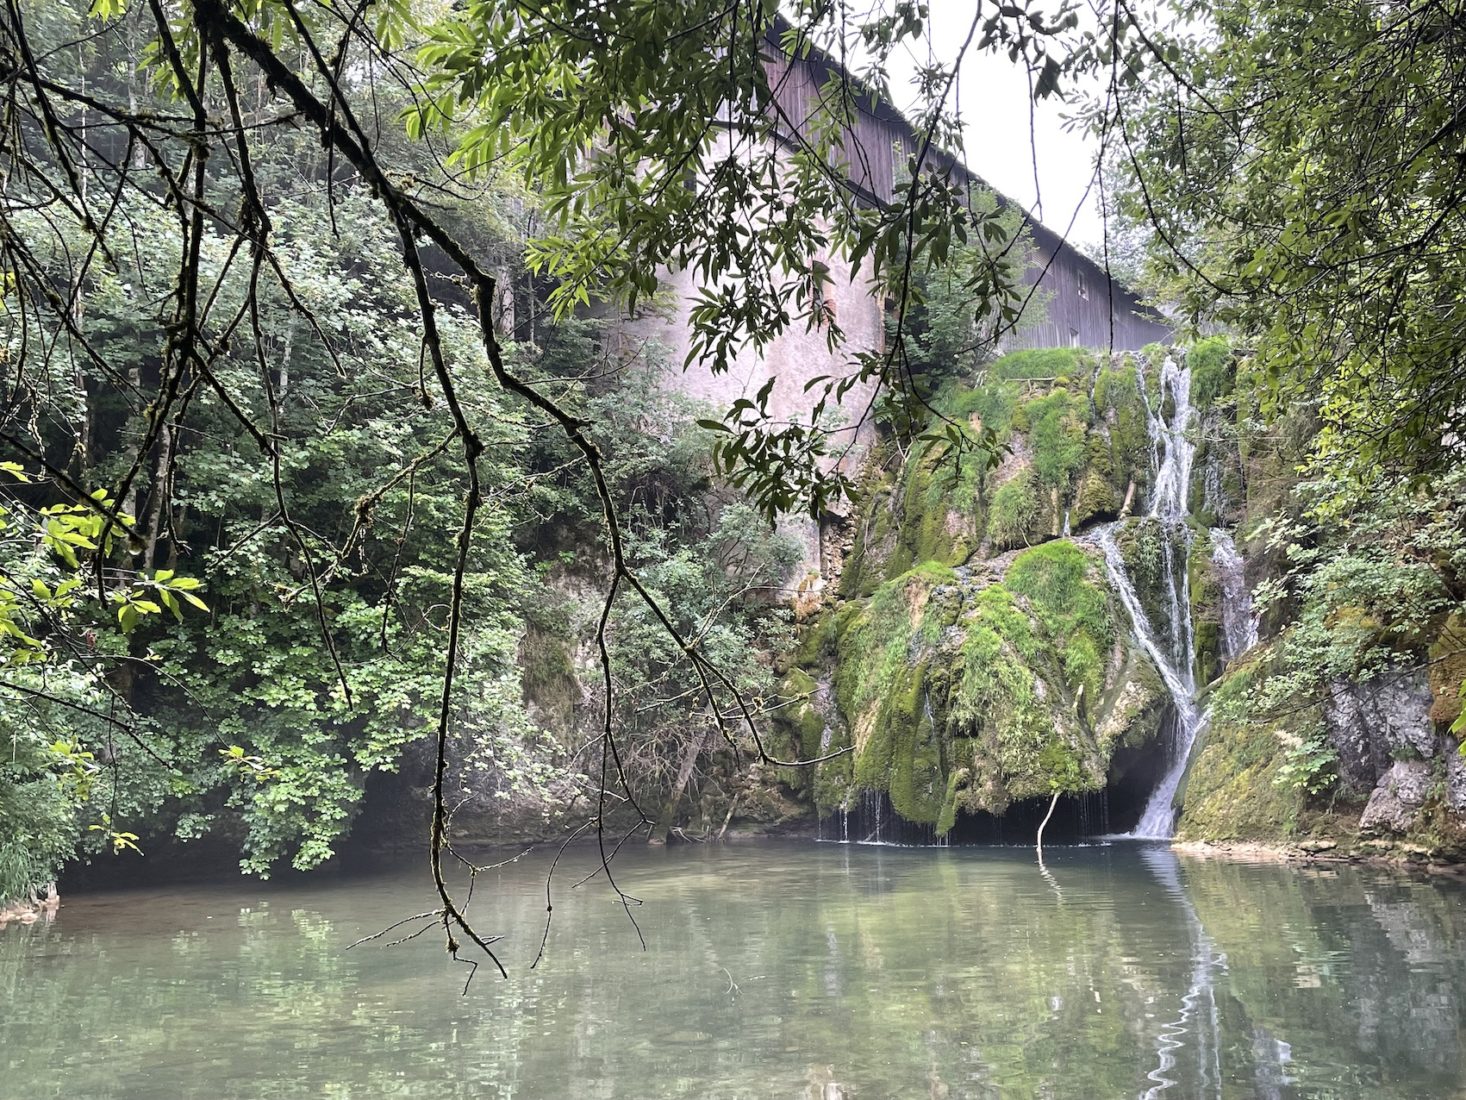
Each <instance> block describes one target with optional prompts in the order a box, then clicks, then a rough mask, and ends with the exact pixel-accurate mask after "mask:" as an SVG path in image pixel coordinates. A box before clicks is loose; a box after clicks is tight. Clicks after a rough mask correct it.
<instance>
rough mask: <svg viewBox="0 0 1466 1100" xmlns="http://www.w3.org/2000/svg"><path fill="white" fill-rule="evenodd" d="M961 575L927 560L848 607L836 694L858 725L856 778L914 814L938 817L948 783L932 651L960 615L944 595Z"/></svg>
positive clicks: (929, 819) (841, 625)
mask: <svg viewBox="0 0 1466 1100" xmlns="http://www.w3.org/2000/svg"><path fill="white" fill-rule="evenodd" d="M956 579H957V578H956V575H955V574H954V573H953V572H952V571H951V570H950V569H948V568H947V567H945V566H943V565H941V564H940V563H937V562H925V563H923V564H922V565H920V566H918V567H916V568H915V569H912V570H910V571H909V572H907V573H905V574H903V575H902V576H900V577H897V578H896V579H895V580H892V581H888V582H886V583H885V584H883V585H881V586H880V587H879V588H878V589H877V590H876V591H875V593H874V594H873V595H872V596H871V598H870V599H869V600H868V601H866V602H865V603H864V604H863V605H851V606H850V607H848V608H847V609H845V610H844V611H842V612H841V614H840V617H839V620H838V623H837V630H838V641H837V654H838V664H837V666H836V673H835V697H836V700H837V702H838V704H839V707H840V711H841V713H842V714H843V715H844V716H845V719H846V722H847V724H849V725H850V726H851V727H852V728H853V729H854V731H855V737H856V752H855V760H854V768H853V772H852V776H851V779H852V782H853V783H854V785H855V786H857V787H861V788H865V789H870V790H883V791H886V792H888V794H889V795H890V798H891V804H892V806H893V807H894V808H895V809H896V812H897V813H899V814H900V815H901V816H902V817H904V818H906V819H907V820H909V821H915V822H921V823H926V824H932V823H935V821H936V820H937V817H938V815H939V813H940V811H941V803H942V791H943V789H944V788H945V785H946V771H945V764H944V759H943V752H942V748H941V745H940V741H939V739H938V736H937V731H936V729H935V727H934V724H933V723H932V721H931V719H930V717H929V705H928V699H927V678H928V665H929V661H930V657H929V654H930V653H931V651H932V650H933V649H934V647H935V645H936V642H937V641H938V639H939V638H940V637H941V634H942V632H943V631H944V630H945V629H946V628H947V627H948V626H950V625H951V624H952V622H953V621H954V619H955V618H956V604H955V599H947V598H942V597H941V596H940V595H939V594H938V590H939V589H943V588H950V587H951V586H952V585H953V584H954V583H955V581H956Z"/></svg>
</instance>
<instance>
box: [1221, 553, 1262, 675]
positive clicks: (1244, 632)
mask: <svg viewBox="0 0 1466 1100" xmlns="http://www.w3.org/2000/svg"><path fill="white" fill-rule="evenodd" d="M1211 545H1212V552H1211V560H1212V564H1214V565H1215V566H1216V567H1217V575H1218V576H1219V577H1220V578H1221V582H1222V641H1223V642H1224V643H1225V645H1226V652H1225V654H1224V656H1225V657H1226V658H1227V660H1229V661H1230V660H1232V659H1233V658H1235V657H1239V656H1241V655H1242V654H1243V653H1246V652H1247V651H1248V650H1249V649H1251V648H1252V647H1253V646H1255V645H1256V644H1257V615H1256V614H1255V613H1254V612H1253V610H1252V593H1251V592H1250V591H1248V588H1247V581H1246V578H1245V577H1244V575H1243V572H1242V556H1241V555H1240V554H1238V553H1237V544H1236V543H1234V542H1233V541H1232V536H1231V535H1229V534H1227V532H1226V531H1223V530H1222V529H1221V528H1220V527H1213V528H1212V532H1211Z"/></svg>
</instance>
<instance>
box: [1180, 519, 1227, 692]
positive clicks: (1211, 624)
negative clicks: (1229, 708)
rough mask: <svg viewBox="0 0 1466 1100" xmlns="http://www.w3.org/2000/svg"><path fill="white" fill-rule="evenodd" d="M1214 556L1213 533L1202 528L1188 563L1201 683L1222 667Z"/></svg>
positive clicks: (1193, 637) (1187, 582)
mask: <svg viewBox="0 0 1466 1100" xmlns="http://www.w3.org/2000/svg"><path fill="white" fill-rule="evenodd" d="M1211 556H1212V544H1211V535H1210V534H1209V533H1208V532H1207V530H1206V529H1202V530H1201V531H1199V532H1198V533H1197V534H1196V535H1195V537H1194V539H1193V541H1192V544H1191V557H1190V560H1189V561H1188V562H1187V565H1186V587H1187V592H1188V596H1189V598H1190V600H1191V631H1192V639H1193V642H1194V646H1195V649H1194V656H1195V661H1196V682H1197V683H1199V684H1209V683H1211V682H1212V681H1213V680H1215V679H1216V678H1217V676H1218V675H1220V674H1221V671H1222V638H1223V636H1222V590H1221V584H1220V582H1219V580H1218V578H1217V574H1216V567H1215V566H1214V565H1213V564H1212V560H1211Z"/></svg>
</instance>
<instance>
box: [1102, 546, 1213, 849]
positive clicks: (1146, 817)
mask: <svg viewBox="0 0 1466 1100" xmlns="http://www.w3.org/2000/svg"><path fill="white" fill-rule="evenodd" d="M1118 526H1119V524H1118V523H1110V524H1106V525H1105V526H1104V527H1103V528H1101V529H1100V535H1099V541H1100V547H1101V548H1102V549H1103V550H1104V552H1105V571H1106V572H1107V573H1108V574H1109V578H1110V584H1111V585H1113V586H1114V589H1115V593H1116V595H1118V596H1119V597H1120V603H1121V604H1122V605H1123V606H1124V608H1125V611H1126V613H1127V614H1128V615H1129V616H1130V622H1131V625H1132V626H1133V628H1134V633H1135V640H1136V641H1137V642H1138V643H1140V648H1141V649H1143V650H1144V651H1145V653H1146V655H1147V656H1148V657H1150V659H1151V660H1152V661H1153V662H1154V663H1155V667H1156V671H1158V672H1159V673H1160V674H1161V680H1162V682H1163V683H1164V684H1165V685H1166V691H1167V693H1169V695H1170V696H1171V703H1172V704H1173V705H1174V707H1175V710H1176V731H1175V732H1176V736H1175V745H1174V747H1173V750H1172V752H1173V756H1172V759H1171V762H1170V765H1169V766H1168V767H1167V768H1166V774H1165V775H1164V776H1162V777H1161V781H1160V783H1158V784H1157V785H1156V789H1155V790H1154V791H1153V792H1152V793H1151V796H1150V801H1149V802H1147V803H1146V804H1145V812H1144V813H1143V814H1142V815H1141V818H1140V824H1139V825H1137V826H1136V827H1135V831H1134V833H1132V834H1131V835H1133V836H1137V837H1150V838H1156V839H1160V840H1168V839H1170V836H1171V833H1172V831H1173V828H1174V826H1175V823H1176V815H1175V811H1174V809H1173V808H1172V805H1171V803H1172V802H1174V801H1175V798H1176V788H1178V787H1179V786H1180V785H1181V776H1182V775H1183V774H1184V773H1185V771H1186V758H1187V756H1188V755H1190V753H1191V745H1192V743H1193V742H1194V741H1195V740H1196V732H1197V730H1199V729H1200V728H1201V721H1202V718H1201V712H1200V711H1199V710H1197V707H1196V681H1195V679H1194V677H1193V675H1192V672H1191V660H1190V651H1189V650H1188V651H1187V654H1186V658H1185V659H1183V660H1179V661H1178V660H1177V659H1176V658H1175V656H1174V655H1173V654H1172V652H1171V651H1170V647H1169V646H1166V647H1162V645H1161V644H1160V643H1159V642H1158V641H1157V640H1156V637H1155V633H1154V631H1152V629H1151V625H1150V619H1149V618H1148V617H1147V616H1146V614H1145V608H1143V607H1141V605H1140V598H1139V597H1138V596H1137V595H1136V594H1135V586H1134V585H1133V584H1131V583H1130V575H1129V573H1127V572H1126V570H1125V561H1124V559H1123V558H1122V557H1121V556H1120V547H1119V546H1118V545H1116V543H1115V528H1116V527H1118ZM1183 568H1184V562H1183ZM1187 618H1188V620H1189V619H1190V614H1189V612H1188V614H1187Z"/></svg>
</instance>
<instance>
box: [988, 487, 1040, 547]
mask: <svg viewBox="0 0 1466 1100" xmlns="http://www.w3.org/2000/svg"><path fill="white" fill-rule="evenodd" d="M1037 514H1038V486H1037V483H1036V481H1035V479H1034V477H1033V472H1032V471H1031V470H1030V469H1028V468H1027V467H1024V468H1023V469H1021V470H1019V472H1018V473H1017V474H1015V475H1014V476H1013V477H1012V478H1010V479H1009V480H1007V481H1005V482H1004V483H1003V484H1002V485H1001V486H1000V487H999V488H998V491H997V492H996V493H994V494H993V503H992V507H991V508H990V509H989V512H988V524H987V533H988V538H989V539H990V540H991V541H992V547H993V550H994V551H998V552H1001V551H1003V550H1011V549H1013V548H1014V547H1018V546H1023V545H1024V544H1026V543H1027V542H1029V541H1030V538H1031V536H1032V533H1033V527H1034V518H1035V516H1036V515H1037Z"/></svg>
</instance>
